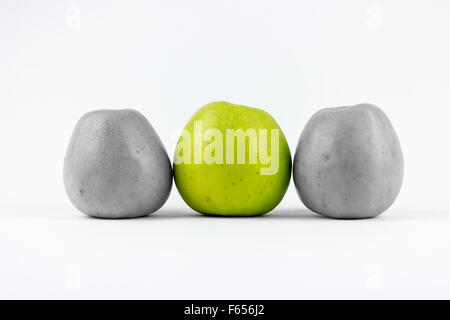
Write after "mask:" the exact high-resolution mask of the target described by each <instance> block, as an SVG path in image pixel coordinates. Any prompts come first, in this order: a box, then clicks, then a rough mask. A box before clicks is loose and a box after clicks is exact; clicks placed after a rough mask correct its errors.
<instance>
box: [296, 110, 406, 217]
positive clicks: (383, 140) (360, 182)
mask: <svg viewBox="0 0 450 320" xmlns="http://www.w3.org/2000/svg"><path fill="white" fill-rule="evenodd" d="M293 175H294V183H295V186H296V188H297V191H298V194H299V196H300V199H301V200H302V202H303V203H304V204H305V206H306V207H308V208H309V209H311V210H312V211H314V212H316V213H319V214H321V215H324V216H327V217H331V218H343V219H351V218H369V217H375V216H377V215H379V214H381V213H382V212H384V211H385V210H386V209H387V208H388V207H389V206H390V205H391V204H392V203H393V202H394V200H395V198H396V197H397V195H398V193H399V191H400V187H401V185H402V180H403V155H402V151H401V148H400V143H399V141H398V138H397V134H396V133H395V131H394V128H393V127H392V124H391V122H390V121H389V119H388V118H387V116H386V115H385V114H384V112H383V111H381V109H379V108H378V107H376V106H374V105H370V104H359V105H356V106H352V107H339V108H327V109H322V110H320V111H318V112H317V113H316V114H314V115H313V116H312V118H311V119H310V120H309V122H308V123H307V125H306V127H305V128H304V130H303V132H302V134H301V136H300V140H299V142H298V145H297V150H296V152H295V157H294V165H293Z"/></svg>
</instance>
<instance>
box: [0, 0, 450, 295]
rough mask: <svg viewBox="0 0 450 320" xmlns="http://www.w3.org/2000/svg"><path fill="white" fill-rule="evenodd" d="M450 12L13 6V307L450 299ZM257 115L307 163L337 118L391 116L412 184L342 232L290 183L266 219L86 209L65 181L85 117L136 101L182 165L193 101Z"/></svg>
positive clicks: (0, 50) (367, 6) (5, 164)
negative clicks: (129, 301)
mask: <svg viewBox="0 0 450 320" xmlns="http://www.w3.org/2000/svg"><path fill="white" fill-rule="evenodd" d="M449 16H450V2H448V1H445V0H442V1H437V0H433V1H400V0H397V1H374V0H371V1H356V0H354V1H332V0H327V1H324V0H322V1H280V0H277V1H261V0H259V1H242V0H241V1H231V0H227V1H211V0H208V1H207V0H205V1H198V0H191V1H181V0H180V1H80V0H78V1H77V0H72V1H56V0H55V1H23V0H22V1H16V0H14V1H12V0H11V1H5V0H2V1H0V108H1V117H0V148H1V150H2V154H1V166H0V174H1V176H0V177H1V185H0V193H1V196H0V298H267V299H271V298H450V274H449V270H450V257H449V254H450V232H449V230H450V216H449V210H450V203H449V201H448V197H449V190H450V179H449V178H450V166H449V163H450V148H449V145H448V137H449V130H450V129H449V125H448V122H449V116H450V112H449V111H448V110H449V107H450V94H449V88H450V58H449V57H450V42H449V41H448V39H449V32H450V20H449ZM215 100H228V101H230V102H234V103H238V104H244V105H248V106H253V107H259V108H263V109H265V110H267V111H268V112H269V113H271V114H272V115H273V116H274V117H275V119H276V120H277V121H278V123H279V124H280V126H281V128H282V129H283V131H284V133H285V135H286V136H287V138H288V142H289V144H290V147H291V152H292V153H294V151H295V146H296V142H297V140H298V138H299V136H300V133H301V130H302V129H303V127H304V125H305V123H306V122H307V121H308V119H309V117H310V116H311V115H312V114H313V113H314V112H316V111H317V110H319V109H320V108H323V107H333V106H341V105H352V104H357V103H361V102H370V103H373V104H376V105H378V106H379V107H381V108H382V109H383V110H384V111H385V112H386V113H387V115H388V116H389V117H390V119H391V121H392V123H393V125H394V127H395V129H396V131H397V134H398V136H399V138H400V142H401V144H402V148H403V152H404V157H405V179H404V184H403V188H402V190H401V193H400V195H399V197H398V199H397V201H396V202H395V203H394V205H393V206H392V207H391V209H389V210H388V211H387V212H386V213H385V214H384V215H382V216H380V217H379V218H376V219H371V220H361V221H336V220H329V219H324V218H320V217H318V216H316V215H314V214H313V213H311V212H309V211H307V210H306V209H305V208H304V206H303V205H302V204H301V202H300V200H299V199H298V197H297V195H296V193H295V189H294V186H293V184H292V183H291V186H290V189H289V191H288V193H287V194H286V197H285V198H284V200H283V202H282V203H281V204H280V206H279V207H278V208H277V209H276V210H275V211H274V212H272V213H270V214H268V215H266V216H264V217H259V218H242V219H224V218H208V217H203V216H200V215H198V214H196V213H194V212H193V211H192V210H190V209H189V208H188V207H187V206H186V205H185V204H184V202H183V201H182V200H181V198H180V196H179V195H178V192H177V190H176V188H175V187H174V189H173V190H172V193H171V196H170V199H169V200H168V202H167V203H166V205H165V206H164V207H163V209H161V210H160V211H159V212H157V213H155V214H154V215H153V216H150V217H148V218H143V219H136V220H126V221H123V220H120V221H106V220H96V219H90V218H87V217H84V216H83V215H82V214H81V213H79V212H77V211H76V210H75V209H74V208H73V206H72V205H71V204H70V202H69V200H68V198H67V196H66V195H65V192H64V188H63V185H62V163H63V158H64V154H65V150H66V147H67V144H68V141H69V138H70V135H71V132H72V129H73V127H74V125H75V123H76V121H77V120H78V119H79V118H80V117H81V116H82V115H83V114H84V113H85V112H87V111H90V110H93V109H99V108H135V109H137V110H139V111H141V112H142V113H143V114H144V115H145V116H147V118H148V119H149V120H150V122H151V123H152V124H153V126H154V127H155V129H156V131H157V132H158V133H159V135H160V137H161V139H162V140H163V142H164V144H165V146H166V148H167V150H168V153H169V155H170V156H171V157H172V154H173V150H174V146H175V143H176V140H177V138H178V134H179V132H180V130H181V128H182V127H183V126H184V124H185V123H186V122H187V121H188V119H189V118H190V116H191V115H192V114H193V113H194V112H195V110H196V109H198V108H199V107H201V106H202V105H204V104H206V103H209V102H212V101H215Z"/></svg>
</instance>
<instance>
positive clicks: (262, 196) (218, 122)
mask: <svg viewBox="0 0 450 320" xmlns="http://www.w3.org/2000/svg"><path fill="white" fill-rule="evenodd" d="M198 120H202V123H203V132H204V131H205V130H207V129H209V128H216V129H219V130H220V131H221V132H222V133H223V135H224V137H225V132H226V129H235V130H237V129H243V130H244V131H246V130H247V129H251V128H253V129H255V130H258V129H267V131H268V132H270V130H271V129H279V170H278V172H277V173H276V174H273V175H261V171H260V169H261V168H262V167H267V165H262V164H261V163H260V162H259V161H258V163H257V164H249V162H248V161H247V160H246V162H245V164H227V163H226V161H224V163H223V164H216V163H214V164H205V163H202V164H194V163H191V164H185V163H181V164H175V163H174V168H173V169H174V180H175V184H176V186H177V188H178V191H179V193H180V195H181V197H182V198H183V200H184V201H185V202H186V203H187V204H188V205H189V206H190V207H191V208H192V209H193V210H195V211H197V212H199V213H203V214H208V215H219V216H257V215H263V214H265V213H267V212H269V211H271V210H272V209H274V208H275V207H276V206H277V205H278V204H279V203H280V201H281V200H282V198H283V196H284V194H285V193H286V190H287V188H288V186H289V182H290V177H291V167H292V162H291V153H290V150H289V146H288V144H287V141H286V139H285V137H284V134H283V132H282V131H281V129H280V127H279V125H278V124H277V122H276V121H275V119H274V118H273V117H272V116H271V115H270V114H268V113H267V112H265V111H263V110H261V109H257V108H250V107H246V106H241V105H235V104H232V103H228V102H224V101H218V102H213V103H210V104H207V105H205V106H203V107H202V108H200V109H199V110H198V111H197V112H196V113H195V114H194V116H193V117H192V118H191V119H190V120H189V122H188V123H187V125H186V127H185V129H186V130H188V131H189V132H191V133H193V132H194V121H198ZM258 138H259V137H258ZM181 139H182V138H181V137H180V140H181ZM192 140H193V139H192ZM267 140H268V143H269V145H270V139H269V138H268V139H267ZM246 144H247V146H246V152H247V151H248V142H247V143H246ZM204 147H205V145H203V148H204ZM191 148H192V150H193V149H194V142H193V141H191ZM224 148H225V141H224ZM268 148H269V150H270V147H268ZM258 151H259V149H258ZM234 152H235V154H236V152H237V151H236V144H235V149H234ZM247 153H248V152H247ZM224 157H225V150H224ZM247 159H248V154H247Z"/></svg>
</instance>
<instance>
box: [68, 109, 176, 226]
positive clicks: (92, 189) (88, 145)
mask: <svg viewBox="0 0 450 320" xmlns="http://www.w3.org/2000/svg"><path fill="white" fill-rule="evenodd" d="M64 186H65V189H66V192H67V194H68V196H69V198H70V200H71V201H72V203H73V204H74V205H75V207H76V208H78V210H80V211H81V212H83V213H85V214H87V215H89V216H93V217H99V218H135V217H140V216H145V215H147V214H150V213H152V212H154V211H156V210H158V209H159V208H160V207H161V206H162V205H163V204H164V203H165V202H166V200H167V198H168V197H169V194H170V190H171V187H172V167H171V164H170V160H169V157H168V155H167V152H166V150H165V149H164V146H163V144H162V142H161V140H160V139H159V137H158V135H157V134H156V132H155V130H154V129H153V127H152V126H151V124H150V123H149V122H148V120H147V119H146V118H145V117H144V116H143V115H142V114H140V113H139V112H137V111H135V110H97V111H92V112H89V113H87V114H85V115H84V116H83V117H82V118H81V119H80V120H79V121H78V124H77V125H76V127H75V130H74V132H73V134H72V139H71V141H70V145H69V148H68V150H67V153H66V157H65V160H64Z"/></svg>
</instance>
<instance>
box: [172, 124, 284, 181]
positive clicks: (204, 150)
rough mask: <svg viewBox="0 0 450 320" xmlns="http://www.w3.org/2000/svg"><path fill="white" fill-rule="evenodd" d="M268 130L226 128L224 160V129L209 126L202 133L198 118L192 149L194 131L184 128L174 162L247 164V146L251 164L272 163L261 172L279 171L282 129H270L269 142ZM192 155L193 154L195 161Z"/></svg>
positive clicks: (269, 173)
mask: <svg viewBox="0 0 450 320" xmlns="http://www.w3.org/2000/svg"><path fill="white" fill-rule="evenodd" d="M267 131H268V130H267V129H258V130H256V129H254V128H250V129H247V130H246V131H244V130H243V129H236V130H235V129H226V130H225V140H226V141H225V159H224V156H223V152H224V148H223V146H224V135H223V133H222V131H221V130H219V129H217V128H209V129H208V130H205V131H204V132H203V124H202V121H195V122H194V135H193V136H194V141H193V150H192V135H191V132H190V131H189V130H187V129H184V130H183V132H182V135H181V138H180V140H179V141H178V143H177V146H176V150H175V158H174V164H177V165H178V164H192V163H193V164H202V163H205V164H224V160H225V164H247V163H246V158H247V157H246V155H247V153H246V149H247V148H246V147H247V145H248V164H258V161H259V163H260V164H263V165H269V166H268V167H263V168H261V175H274V174H277V173H278V169H279V162H280V161H279V160H280V159H279V140H280V139H279V138H280V132H279V131H280V129H271V130H270V136H271V137H270V141H268V139H267V138H268V132H267ZM258 136H259V137H258ZM247 141H248V144H247V143H246V142H247ZM203 142H207V144H206V145H205V147H203ZM269 149H270V155H269V152H268V151H269ZM235 151H236V152H235ZM192 154H193V156H194V159H193V161H192ZM235 159H236V161H235Z"/></svg>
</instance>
